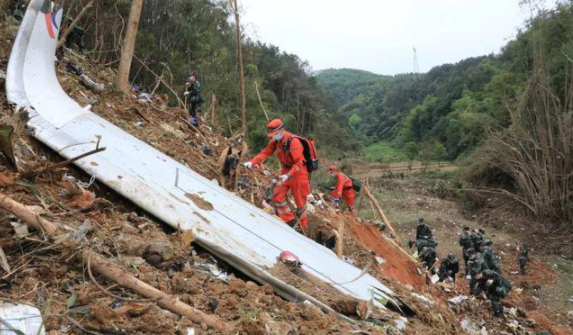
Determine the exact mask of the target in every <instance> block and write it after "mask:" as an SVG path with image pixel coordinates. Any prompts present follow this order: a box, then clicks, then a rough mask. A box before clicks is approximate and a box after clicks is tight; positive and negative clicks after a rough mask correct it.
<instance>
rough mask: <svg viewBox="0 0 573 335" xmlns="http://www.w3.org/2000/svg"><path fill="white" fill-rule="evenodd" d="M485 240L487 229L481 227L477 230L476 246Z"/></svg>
mask: <svg viewBox="0 0 573 335" xmlns="http://www.w3.org/2000/svg"><path fill="white" fill-rule="evenodd" d="M474 232H475V231H474ZM484 241H485V230H484V229H483V228H480V229H478V231H477V232H475V238H474V244H475V247H476V248H477V247H478V245H479V244H482V243H483V242H484ZM476 250H477V249H476Z"/></svg>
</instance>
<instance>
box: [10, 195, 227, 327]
mask: <svg viewBox="0 0 573 335" xmlns="http://www.w3.org/2000/svg"><path fill="white" fill-rule="evenodd" d="M0 207H3V208H4V209H5V210H7V211H9V212H10V213H12V214H14V215H15V216H17V217H19V218H20V219H22V221H24V222H25V223H26V224H27V225H28V226H31V227H33V228H35V229H36V230H38V231H41V232H42V233H43V234H44V236H45V237H46V238H48V239H50V240H52V241H54V240H57V239H61V238H64V237H65V235H66V229H64V227H63V226H60V225H57V224H55V223H53V222H50V221H48V220H46V219H44V218H42V217H40V216H39V215H38V214H36V213H34V212H32V211H30V209H29V208H28V206H26V205H24V204H21V203H19V202H17V201H15V200H13V199H12V198H10V197H8V196H6V195H5V194H2V193H0ZM82 256H83V258H84V261H85V262H86V263H87V262H88V259H89V260H90V263H91V268H92V269H93V270H95V271H97V272H98V273H99V274H101V275H102V276H104V277H106V278H108V279H110V280H113V281H115V282H116V283H118V284H119V285H120V286H122V287H125V288H128V289H131V290H133V291H134V292H136V293H137V294H139V295H141V296H143V297H145V298H148V299H151V300H153V301H154V302H156V303H157V304H158V305H159V306H161V307H163V308H165V309H167V310H169V311H171V312H173V313H176V314H178V315H181V316H183V317H186V318H188V319H189V320H191V321H193V322H196V323H198V324H206V325H207V326H209V327H211V328H213V329H216V330H221V331H224V330H231V329H232V327H231V325H230V324H228V323H226V322H223V321H221V320H220V319H219V318H217V317H216V316H212V315H208V314H205V313H203V312H202V311H200V310H198V309H195V308H193V307H191V306H189V305H187V304H185V303H182V302H181V301H178V300H177V299H176V298H175V297H173V296H171V295H168V294H166V293H164V292H161V291H160V290H158V289H156V288H155V287H153V286H151V285H148V284H146V283H144V282H143V281H141V280H139V279H137V278H135V277H134V276H132V275H131V274H130V273H129V272H127V271H126V270H124V269H122V268H120V267H119V266H117V265H116V264H114V263H113V262H111V261H108V260H106V259H105V258H104V257H103V256H101V255H99V254H97V253H95V252H92V251H88V250H84V252H83V254H82Z"/></svg>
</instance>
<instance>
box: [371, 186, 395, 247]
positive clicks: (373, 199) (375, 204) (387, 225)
mask: <svg viewBox="0 0 573 335" xmlns="http://www.w3.org/2000/svg"><path fill="white" fill-rule="evenodd" d="M363 190H364V194H365V195H366V196H367V197H368V199H370V201H371V202H372V205H373V206H374V207H375V208H376V210H377V211H378V214H380V216H381V217H382V220H383V221H384V224H385V225H386V228H388V231H389V232H390V235H391V236H392V238H394V239H395V240H396V241H397V242H398V243H400V244H401V242H400V238H398V235H397V234H396V232H395V231H394V228H393V227H392V225H391V224H390V221H388V219H387V218H386V215H385V214H384V211H383V210H382V207H381V206H380V203H378V200H376V198H374V196H373V195H372V193H371V192H370V187H369V182H368V178H367V179H366V182H365V184H364V187H363Z"/></svg>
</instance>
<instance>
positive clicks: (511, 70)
mask: <svg viewBox="0 0 573 335" xmlns="http://www.w3.org/2000/svg"><path fill="white" fill-rule="evenodd" d="M572 25H573V10H572V7H571V2H569V1H567V2H563V3H562V4H561V5H559V6H558V7H557V8H556V9H555V10H552V11H546V12H540V13H539V14H538V15H537V16H536V17H534V18H533V19H531V20H530V21H528V22H527V23H526V26H525V27H524V28H523V29H522V30H521V31H519V32H518V34H517V37H516V38H515V39H514V40H512V41H510V42H509V43H508V44H507V45H506V46H505V47H504V48H503V49H502V50H501V52H500V53H499V54H497V55H485V56H481V57H473V58H468V59H464V60H462V61H460V62H458V63H456V64H444V65H440V66H436V67H434V68H432V69H431V70H430V71H428V72H427V73H420V74H414V73H407V74H400V75H395V76H384V75H376V74H373V73H369V72H366V71H361V70H352V69H329V70H324V71H321V72H319V73H318V74H317V82H318V83H319V85H320V86H322V87H323V88H324V89H326V90H327V91H328V92H329V93H331V94H332V95H333V97H334V100H335V101H336V103H337V106H338V108H339V111H340V112H341V113H342V114H343V115H345V116H346V117H348V118H349V125H350V126H351V127H353V128H355V129H356V130H357V131H358V132H359V133H360V134H363V135H365V136H366V137H367V138H368V139H369V141H370V142H377V141H391V142H392V143H393V145H394V146H396V147H404V146H405V145H406V144H407V143H409V142H412V143H422V142H427V141H437V142H439V143H440V144H441V145H442V146H444V148H445V149H446V152H447V158H448V159H456V158H458V157H460V155H464V154H469V153H471V152H473V151H474V150H475V149H476V147H478V146H479V145H480V144H482V143H483V142H484V140H485V139H486V137H487V136H486V133H487V132H488V131H496V130H500V129H505V128H507V127H508V126H510V125H511V124H512V112H514V111H515V110H516V109H517V108H518V105H519V102H520V100H521V97H522V94H523V92H524V89H525V88H526V86H527V82H528V79H529V78H530V77H531V75H532V73H533V71H534V64H535V59H536V58H535V57H536V56H537V57H538V58H537V59H538V60H539V62H542V63H543V67H544V69H546V70H547V74H548V76H549V78H550V79H549V80H550V83H551V85H552V86H553V87H555V89H556V90H557V91H558V92H560V93H563V90H565V89H566V88H565V86H564V85H567V84H568V82H567V79H566V78H567V76H568V74H569V73H570V67H571V59H572V55H573V49H572V48H573V29H572V28H573V27H572Z"/></svg>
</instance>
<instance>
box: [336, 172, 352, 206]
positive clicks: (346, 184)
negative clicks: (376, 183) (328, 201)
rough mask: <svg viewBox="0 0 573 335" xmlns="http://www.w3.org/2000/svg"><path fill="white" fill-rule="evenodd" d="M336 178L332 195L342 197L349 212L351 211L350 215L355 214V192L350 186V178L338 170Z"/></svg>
mask: <svg viewBox="0 0 573 335" xmlns="http://www.w3.org/2000/svg"><path fill="white" fill-rule="evenodd" d="M336 180H337V182H336V186H335V187H334V190H333V191H332V196H333V197H335V198H342V199H343V200H344V202H345V203H346V205H347V206H348V210H350V213H352V215H356V212H355V211H354V203H355V201H354V197H355V192H354V188H353V187H352V179H350V177H348V176H347V175H345V174H344V173H342V172H340V171H339V172H338V173H337V174H336Z"/></svg>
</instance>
